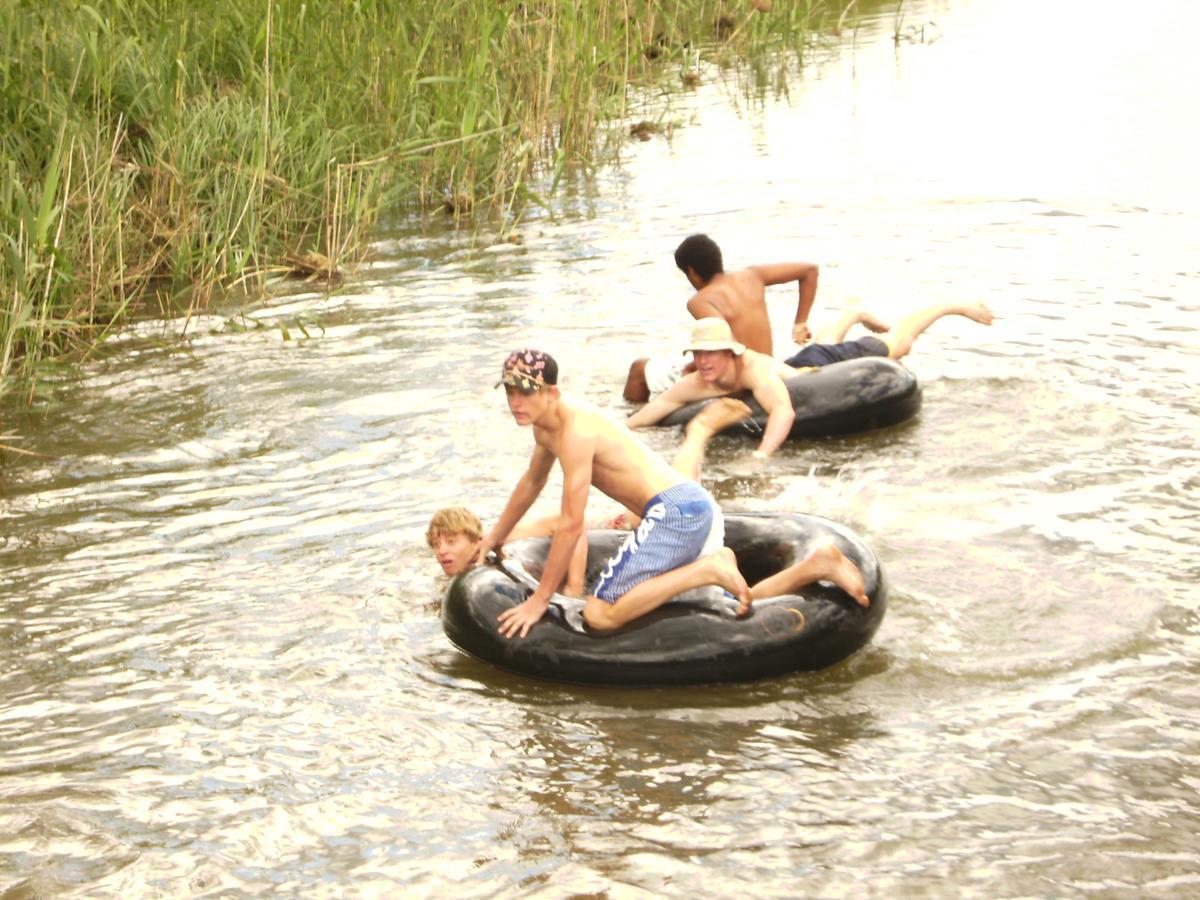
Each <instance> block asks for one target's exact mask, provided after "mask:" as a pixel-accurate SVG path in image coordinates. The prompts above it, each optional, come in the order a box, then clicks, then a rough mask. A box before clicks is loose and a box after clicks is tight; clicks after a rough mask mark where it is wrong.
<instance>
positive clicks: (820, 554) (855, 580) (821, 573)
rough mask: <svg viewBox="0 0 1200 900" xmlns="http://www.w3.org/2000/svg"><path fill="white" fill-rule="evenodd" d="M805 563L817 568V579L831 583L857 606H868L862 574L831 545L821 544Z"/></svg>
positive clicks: (868, 599) (869, 600)
mask: <svg viewBox="0 0 1200 900" xmlns="http://www.w3.org/2000/svg"><path fill="white" fill-rule="evenodd" d="M806 562H812V563H813V564H814V565H815V566H816V567H817V572H818V575H817V578H818V579H820V580H822V581H832V582H833V583H834V584H836V585H837V586H838V587H840V588H841V589H842V590H843V591H845V592H846V593H847V594H849V595H850V596H851V597H853V598H854V601H855V602H856V603H857V604H858V605H859V606H864V607H865V606H870V605H871V598H870V597H868V596H867V595H866V592H865V590H864V585H863V577H862V572H860V571H858V566H856V565H854V563H852V562H851V561H850V560H849V559H847V558H846V555H845V554H844V553H842V551H841V550H839V549H838V548H837V547H835V546H834V545H833V544H822V545H821V546H819V547H817V548H816V549H815V550H813V552H812V553H810V554H809V555H808V559H807V560H806Z"/></svg>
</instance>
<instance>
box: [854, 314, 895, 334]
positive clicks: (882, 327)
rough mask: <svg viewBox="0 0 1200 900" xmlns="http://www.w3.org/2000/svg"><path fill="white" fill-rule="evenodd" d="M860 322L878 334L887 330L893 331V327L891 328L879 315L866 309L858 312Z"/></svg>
mask: <svg viewBox="0 0 1200 900" xmlns="http://www.w3.org/2000/svg"><path fill="white" fill-rule="evenodd" d="M858 324H859V325H861V326H862V327H863V328H866V329H867V330H869V331H873V332H875V333H876V334H883V333H884V332H886V331H891V328H889V327H888V325H887V323H886V322H884V321H883V320H882V319H881V318H879V316H877V315H875V314H874V313H869V312H865V311H864V312H860V313H859V314H858Z"/></svg>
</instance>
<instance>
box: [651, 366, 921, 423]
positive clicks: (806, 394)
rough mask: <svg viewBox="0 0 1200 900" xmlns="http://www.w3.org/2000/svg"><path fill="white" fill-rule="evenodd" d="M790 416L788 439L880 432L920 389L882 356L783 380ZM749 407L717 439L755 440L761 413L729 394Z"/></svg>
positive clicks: (692, 408) (687, 413) (674, 416)
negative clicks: (744, 436)
mask: <svg viewBox="0 0 1200 900" xmlns="http://www.w3.org/2000/svg"><path fill="white" fill-rule="evenodd" d="M784 384H786V385H787V388H788V393H789V394H790V395H791V398H792V407H793V408H794V409H795V411H796V420H795V421H794V422H793V423H792V428H791V431H790V432H789V437H792V438H816V437H833V436H835V435H839V434H854V433H856V432H860V431H871V430H874V429H876V428H886V427H887V426H889V425H897V424H899V423H900V422H905V421H907V420H909V419H911V418H912V417H913V416H915V415H916V414H917V411H918V410H919V409H920V408H921V388H920V385H918V384H917V378H916V376H915V375H913V373H912V372H910V371H908V369H906V368H904V366H902V365H900V364H899V363H897V362H895V361H893V360H890V359H886V358H885V357H882V356H868V357H863V358H862V359H850V360H846V361H845V362H840V363H833V364H832V365H828V366H822V367H821V368H819V369H813V370H798V371H797V373H796V374H795V375H793V376H791V377H790V378H786V379H784ZM733 396H734V397H736V398H737V399H739V400H744V401H745V402H746V403H747V404H749V406H750V411H751V415H750V417H749V418H748V419H744V420H742V421H741V422H738V423H737V424H735V425H732V426H730V427H729V428H726V429H725V430H724V431H723V432H722V433H723V434H752V435H761V434H762V430H763V427H764V426H765V425H766V422H767V414H766V413H765V412H764V411H763V408H762V407H761V406H759V404H758V401H757V400H755V399H754V396H753V395H752V394H751V393H750V392H749V391H742V392H741V393H739V394H734V395H733ZM709 403H712V400H698V401H696V402H695V403H689V404H688V405H687V406H684V407H682V408H680V409H677V410H675V412H673V413H671V414H670V415H669V416H667V417H666V418H665V419H663V420H662V421H661V422H659V423H658V424H659V425H686V424H687V423H688V422H690V421H691V420H692V417H693V416H695V415H696V414H697V413H698V412H700V410H701V409H703V408H704V407H705V406H707V405H708V404H709Z"/></svg>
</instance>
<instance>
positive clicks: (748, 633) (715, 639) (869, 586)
mask: <svg viewBox="0 0 1200 900" xmlns="http://www.w3.org/2000/svg"><path fill="white" fill-rule="evenodd" d="M725 526H726V529H725V537H726V540H725V543H726V545H727V546H729V547H730V548H732V549H733V551H734V554H735V555H736V556H737V559H738V568H739V569H740V570H741V572H742V574H743V576H744V577H745V578H746V580H747V582H748V583H750V584H754V583H756V582H758V581H760V580H761V579H763V578H765V577H767V576H768V575H771V574H774V573H775V572H778V571H781V570H782V569H784V568H785V567H787V566H790V565H792V564H793V563H796V562H799V561H800V560H802V559H804V558H805V557H806V556H807V555H808V553H809V552H810V550H811V548H812V547H814V546H816V545H817V544H818V543H821V542H825V541H832V542H833V543H834V544H835V545H837V547H838V548H839V549H840V550H841V551H842V552H843V553H844V554H846V556H847V557H849V558H850V559H851V561H853V562H854V563H855V565H857V566H858V568H859V570H860V571H861V572H862V574H863V579H864V582H865V586H866V592H867V596H868V597H870V599H871V604H870V606H869V607H867V608H866V609H864V608H863V607H861V606H859V605H858V604H857V603H855V602H854V600H852V599H851V598H850V597H849V596H847V595H846V593H845V592H843V591H842V590H840V589H838V588H836V587H834V586H833V585H832V584H827V583H816V584H811V585H808V586H806V587H804V588H803V589H802V590H801V591H800V593H797V594H788V595H784V596H780V597H772V598H769V599H766V600H762V601H757V602H756V603H755V604H754V606H753V609H752V611H751V614H750V615H749V616H747V617H745V618H741V619H739V618H736V617H735V615H734V609H735V607H736V604H735V603H734V602H733V601H732V600H730V599H729V598H728V597H726V596H725V594H724V593H723V592H722V591H721V590H720V589H718V588H716V587H707V588H700V589H697V590H694V591H689V592H687V593H686V594H682V595H680V596H679V597H676V598H673V599H672V600H670V601H668V602H667V603H666V604H664V605H663V606H662V607H660V608H659V609H657V610H654V611H653V612H651V613H649V614H648V615H646V616H643V617H641V618H639V619H636V620H634V621H633V622H631V623H629V624H628V625H626V626H625V627H624V628H622V629H620V630H618V631H616V632H611V633H608V634H598V633H594V632H592V631H591V630H590V629H589V628H587V626H586V625H585V624H584V622H583V615H582V608H583V602H582V601H580V600H576V599H573V598H569V597H564V596H562V595H557V594H556V595H555V597H554V599H553V600H552V601H551V604H550V609H549V611H548V612H547V614H546V615H545V616H544V617H543V618H542V620H541V621H540V622H538V623H537V624H536V625H534V626H533V628H532V629H531V630H530V632H529V634H528V635H527V636H526V637H524V638H520V637H514V638H511V639H509V638H505V637H504V636H503V635H501V634H500V633H499V630H498V626H497V617H498V616H499V615H500V613H501V612H502V611H503V610H505V609H509V608H511V607H513V606H515V605H517V604H518V603H520V602H522V601H523V600H524V599H525V597H527V596H528V594H529V592H530V591H531V590H532V589H533V586H534V585H536V583H537V579H538V577H539V576H540V574H541V571H542V566H543V565H544V563H545V557H546V553H547V551H548V548H549V544H550V542H549V540H548V539H546V538H534V539H530V540H526V541H518V542H514V543H513V544H511V545H509V546H508V547H507V548H506V550H507V558H506V560H505V561H504V562H503V563H501V564H500V566H494V565H486V566H477V567H475V568H474V569H471V570H469V571H467V572H464V573H463V574H461V575H459V576H458V577H457V578H455V579H454V581H453V582H452V583H451V584H450V587H449V589H448V591H447V594H446V598H445V600H444V602H443V605H442V626H443V628H444V630H445V632H446V635H447V636H448V637H449V638H450V640H451V641H452V642H453V643H454V644H455V645H456V646H457V647H459V648H460V649H462V650H464V651H465V652H467V653H469V654H471V655H472V656H475V657H477V658H479V659H482V660H484V661H486V662H489V663H492V664H493V665H496V666H498V667H500V668H503V669H507V670H509V671H513V672H519V673H521V674H524V675H530V676H533V677H536V678H544V679H548V680H553V681H566V682H574V683H584V684H610V685H671V684H703V683H714V682H733V681H749V680H754V679H760V678H769V677H775V676H779V675H784V674H788V673H791V672H799V671H808V670H815V669H823V668H826V667H827V666H831V665H833V664H834V663H837V662H839V661H840V660H842V659H845V658H846V657H847V656H849V655H850V654H852V653H854V652H855V651H856V650H858V649H859V648H861V647H862V646H863V645H864V644H866V643H867V642H868V641H869V640H870V639H871V636H872V635H873V634H874V633H875V630H876V629H877V628H878V627H879V623H880V621H881V620H882V619H883V614H884V611H885V609H886V605H887V583H886V579H885V577H884V573H883V570H882V568H881V567H880V565H879V561H878V560H877V559H876V557H875V554H874V553H873V552H872V551H871V550H870V549H869V548H868V547H867V546H866V545H865V544H864V543H863V542H862V541H861V540H860V539H859V538H858V537H857V536H856V535H855V534H853V532H851V531H849V530H848V529H846V528H844V527H843V526H840V525H838V524H836V523H834V522H831V521H829V520H828V519H823V518H820V517H818V516H807V515H798V514H769V513H761V514H760V513H729V514H726V516H725ZM626 536H627V532H620V531H595V532H592V533H591V534H590V535H589V551H588V582H589V583H591V582H592V581H593V580H594V579H595V577H596V575H597V574H598V573H599V569H600V567H601V566H603V565H604V564H605V563H606V562H607V561H608V559H609V558H610V557H611V556H612V554H613V553H614V552H615V551H616V549H617V547H618V546H619V545H620V543H621V542H622V541H623V540H624V539H625V538H626Z"/></svg>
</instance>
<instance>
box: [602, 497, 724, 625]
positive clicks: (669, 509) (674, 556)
mask: <svg viewBox="0 0 1200 900" xmlns="http://www.w3.org/2000/svg"><path fill="white" fill-rule="evenodd" d="M724 541H725V519H724V517H723V516H722V515H721V510H720V508H719V507H718V506H717V501H716V500H714V499H713V498H712V494H710V493H709V492H708V491H706V490H705V489H704V488H702V487H700V485H698V484H696V482H694V481H684V482H682V483H680V484H677V485H675V486H674V487H670V488H667V489H666V490H665V491H663V492H662V493H660V494H658V495H657V496H655V497H653V498H651V500H650V502H649V503H647V504H646V508H645V509H644V510H642V521H641V524H640V525H638V527H637V528H636V529H635V530H634V531H632V532H631V533H630V535H629V537H627V538H626V539H625V542H624V543H623V544H621V549H619V550H618V551H617V552H616V554H615V555H614V556H613V558H612V559H610V560H609V561H608V563H607V564H606V565H605V566H604V568H603V570H601V572H600V577H599V578H598V579H597V581H596V585H595V587H594V588H593V589H592V591H591V593H592V595H593V596H595V597H598V598H600V599H601V600H604V601H606V602H608V603H615V602H616V601H617V600H618V599H619V598H620V597H622V596H624V595H625V594H626V593H628V592H629V591H630V590H631V589H632V588H634V587H635V586H636V585H638V584H641V583H642V582H643V581H646V580H647V579H650V578H653V577H654V576H655V575H661V574H662V573H663V572H670V571H671V570H672V569H678V568H679V567H680V566H686V565H687V564H688V563H690V562H693V561H694V560H697V559H699V558H700V557H701V556H704V555H705V554H708V553H712V552H714V551H716V550H717V549H718V548H719V547H721V546H722V545H723V543H724Z"/></svg>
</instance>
